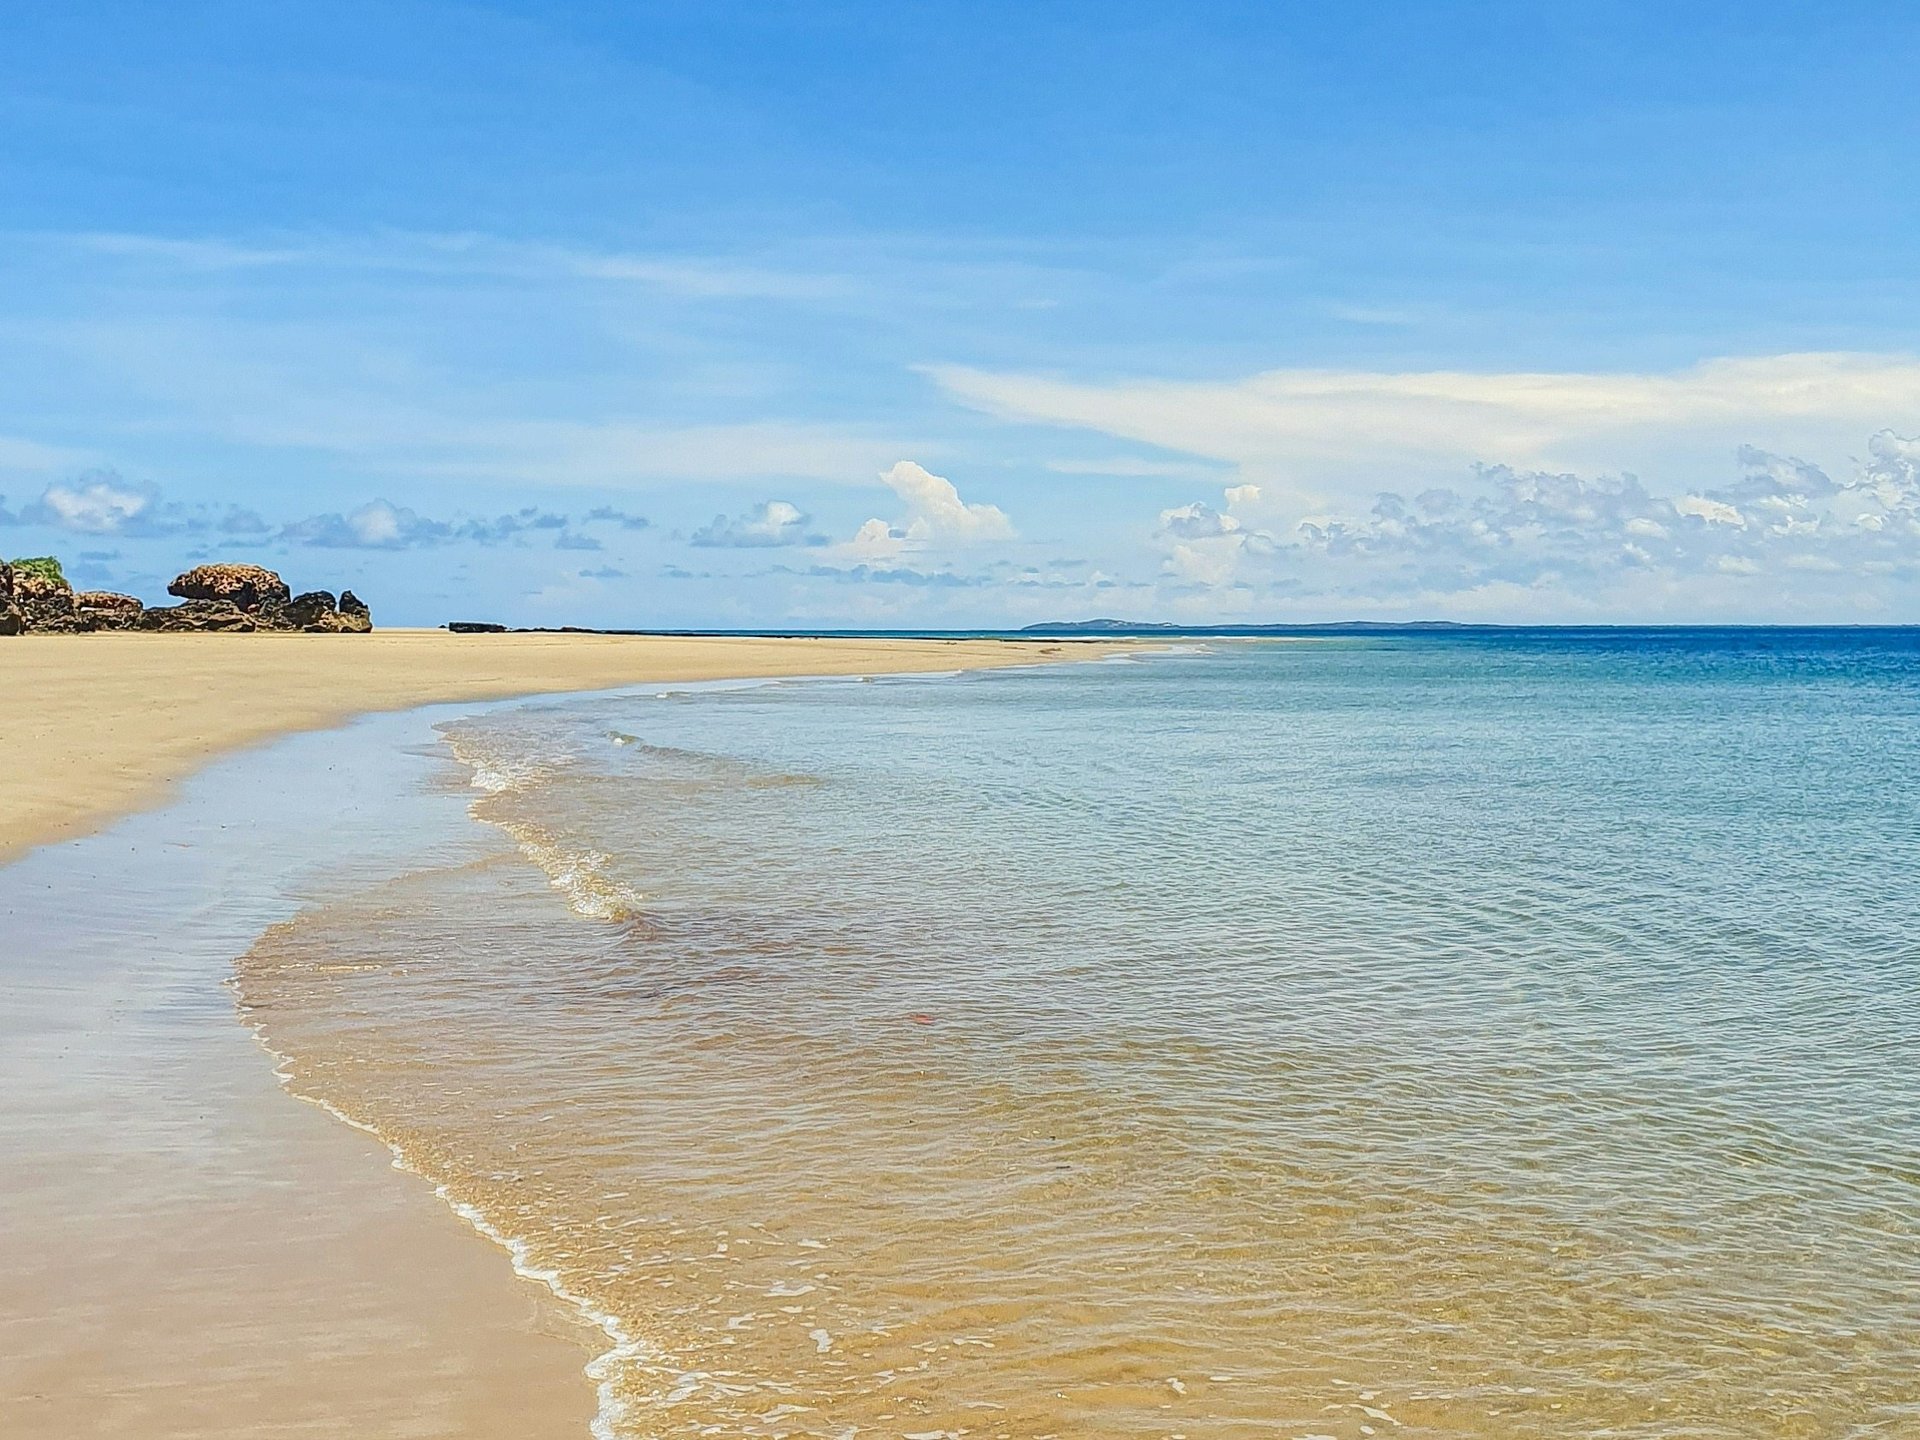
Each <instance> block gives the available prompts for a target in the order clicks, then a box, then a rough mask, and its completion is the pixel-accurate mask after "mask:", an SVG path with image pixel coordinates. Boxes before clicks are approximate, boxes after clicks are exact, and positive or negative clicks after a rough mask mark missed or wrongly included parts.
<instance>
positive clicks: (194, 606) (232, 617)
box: [139, 600, 260, 630]
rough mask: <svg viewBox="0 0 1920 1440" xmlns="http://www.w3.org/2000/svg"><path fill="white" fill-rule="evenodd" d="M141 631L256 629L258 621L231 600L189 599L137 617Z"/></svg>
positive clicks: (157, 608)
mask: <svg viewBox="0 0 1920 1440" xmlns="http://www.w3.org/2000/svg"><path fill="white" fill-rule="evenodd" d="M139 628H140V629H142V630H257V629H259V628H260V626H259V622H258V621H257V620H256V619H255V618H254V617H253V616H251V615H249V614H248V613H247V612H246V611H244V610H242V609H241V608H240V607H239V606H238V605H236V604H234V603H233V602H232V601H231V600H188V601H186V602H185V603H184V604H180V605H161V606H158V607H156V608H155V609H152V610H148V611H146V612H144V613H143V614H142V615H141V616H140V625H139Z"/></svg>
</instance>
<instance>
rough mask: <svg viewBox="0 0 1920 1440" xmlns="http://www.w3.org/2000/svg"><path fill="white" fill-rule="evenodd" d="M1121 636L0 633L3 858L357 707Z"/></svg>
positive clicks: (157, 800)
mask: <svg viewBox="0 0 1920 1440" xmlns="http://www.w3.org/2000/svg"><path fill="white" fill-rule="evenodd" d="M1123 648H1127V647H1126V645H1125V643H1124V642H1113V641H1076V640H1059V639H1045V640H1034V641H1017V640H851V639H840V638H833V637H825V638H818V639H798V640H784V639H781V640H776V639H761V638H758V637H749V636H738V637H736V636H722V637H716V638H694V637H684V636H633V635H572V634H545V633H539V634H509V635H453V634H449V633H448V632H446V631H441V630H379V631H375V632H374V633H373V634H371V635H297V634H296V635H280V634H262V635H238V634H232V635H230V634H206V635H146V634H114V633H106V634H98V635H42V636H22V637H17V638H14V639H9V640H7V641H5V642H4V644H0V681H4V682H5V683H6V685H7V686H8V688H9V689H10V690H11V691H12V692H13V693H15V694H16V695H20V696H30V697H31V700H30V702H28V703H21V704H17V705H13V706H9V707H6V708H5V709H4V710H0V865H4V864H6V863H7V862H9V861H11V860H14V859H17V858H18V857H19V856H21V855H22V854H25V853H26V852H27V851H29V850H31V849H33V848H34V847H36V846H40V845H46V844H52V843H55V842H58V841H61V840H71V839H74V838H76V837H78V836H81V835H86V834H91V833H93V832H95V831H97V830H99V829H100V828H102V827H103V826H105V825H107V824H109V823H111V822H112V821H113V820H115V819H117V818H119V817H120V816H122V815H126V814H129V813H132V812H134V811H138V810H146V809H151V808H153V807H155V806H157V805H160V804H164V803H165V801H166V798H167V793H168V787H169V786H171V785H173V784H174V783H176V782H177V781H179V780H181V779H183V778H184V777H186V776H188V775H191V774H192V773H194V772H195V771H197V770H199V769H200V768H201V767H202V766H203V765H205V764H206V763H207V762H208V761H210V760H212V759H214V758H215V757H216V756H219V755H222V754H226V753H228V752H231V751H234V750H239V749H243V748H245V747H247V746H250V745H256V744H259V743H261V742H262V741H266V740H270V739H272V738H274V737H276V736H279V735H286V734H291V733H295V732H298V731H306V730H324V729H329V728H331V727H333V726H336V725H339V724H341V723H342V722H344V721H346V720H348V719H351V718H352V717H353V716H355V715H363V714H368V713H371V712H379V711H393V710H410V709H413V708H416V707H418V706H423V705H433V704H440V703H445V702H457V701H489V700H507V699H512V698H515V697H517V696H525V695H538V694H554V693H563V692H573V691H589V690H607V689H615V688H618V687H620V686H623V685H640V684H653V683H657V682H668V681H672V682H681V683H689V682H696V681H706V680H745V679H770V678H786V677H799V676H807V675H823V676H824V675H862V674H927V673H936V672H940V671H948V670H978V669H996V668H1001V667H1005V666H1014V665H1044V664H1054V663H1058V662H1060V661H1062V660H1069V659H1092V658H1097V657H1098V656H1101V655H1106V654H1112V653H1114V652H1115V651H1116V650H1119V649H1123Z"/></svg>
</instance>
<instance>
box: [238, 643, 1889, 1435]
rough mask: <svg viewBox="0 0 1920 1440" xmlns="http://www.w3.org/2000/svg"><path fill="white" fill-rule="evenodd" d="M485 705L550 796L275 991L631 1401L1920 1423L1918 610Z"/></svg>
mask: <svg viewBox="0 0 1920 1440" xmlns="http://www.w3.org/2000/svg"><path fill="white" fill-rule="evenodd" d="M448 738H449V742H450V745H451V747H452V749H453V751H454V753H455V754H456V755H457V756H458V757H459V758H460V760H461V762H462V763H463V764H464V765H465V766H467V767H469V768H470V769H471V771H472V773H473V774H474V775H475V777H476V783H477V784H478V785H479V786H480V789H479V790H478V791H477V792H476V793H477V795H478V798H477V799H476V803H475V807H474V809H475V813H476V815H477V816H478V817H479V818H481V819H482V820H484V821H487V822H489V823H491V824H492V825H495V826H498V827H500V829H501V831H502V833H503V834H504V835H506V836H507V837H510V838H511V840H512V841H513V842H515V844H514V848H513V849H511V850H508V851H504V852H503V853H502V855H501V856H500V857H498V858H496V859H493V860H490V861H487V862H485V863H474V864H465V865H460V866H456V867H450V868H442V869H436V870H427V871H422V872H420V873H419V874H417V875H414V876H411V877H409V878H408V879H407V880H406V881H404V882H402V883H399V884H396V885H392V886H385V887H381V888H380V889H378V890H377V891H370V892H368V893H367V894H365V895H364V896H361V897H359V899H358V900H355V901H345V902H341V903H339V904H336V905H331V906H328V907H325V908H322V909H318V910H315V911H314V912H312V913H310V914H309V915H307V916H306V917H304V918H303V919H302V920H301V921H299V922H296V923H295V924H293V925H291V926H287V927H283V928H281V929H278V930H276V931H274V932H272V933H271V934H270V935H269V936H268V938H267V940H266V941H265V942H263V944H262V945H261V946H259V947H257V948H256V950H255V952H254V954H253V955H252V956H250V957H249V958H248V960H247V961H246V962H245V963H244V964H243V967H242V975H241V989H242V993H243V996H244V997H245V998H246V1000H247V1002H248V1003H249V1005H251V1006H253V1007H255V1016H256V1018H257V1019H260V1020H261V1021H262V1023H263V1024H264V1025H265V1029H266V1033H267V1035H268V1038H269V1040H270V1042H271V1043H272V1044H274V1045H275V1047H276V1048H278V1049H281V1050H283V1051H284V1052H285V1053H287V1054H288V1055H289V1056H290V1057H292V1062H293V1072H294V1076H295V1084H296V1086H297V1087H299V1088H302V1089H304V1090H305V1091H307V1092H309V1093H313V1094H315V1095H317V1096H319V1097H320V1098H324V1099H326V1100H327V1101H328V1102H329V1103H330V1104H334V1105H335V1106H337V1107H338V1108H340V1109H341V1110H342V1111H343V1112H344V1113H347V1114H349V1115H351V1116H352V1117H353V1118H355V1119H356V1120H359V1121H360V1122H361V1123H365V1124H369V1125H371V1126H373V1127H374V1128H376V1129H378V1130H379V1131H381V1133H383V1134H384V1135H386V1136H387V1137H388V1138H389V1139H391V1140H393V1141H394V1143H396V1144H397V1145H399V1146H400V1147H401V1148H402V1149H403V1151H404V1152H406V1153H407V1154H408V1156H409V1158H410V1160H411V1161H412V1162H413V1163H415V1164H417V1165H419V1166H420V1168H422V1169H424V1170H426V1171H427V1172H428V1173H429V1174H431V1175H432V1176H433V1177H434V1178H435V1179H437V1180H439V1181H440V1182H441V1183H443V1184H445V1185H446V1186H447V1187H448V1190H449V1192H450V1194H451V1195H453V1196H454V1197H455V1198H456V1200H457V1201H458V1202H459V1203H461V1204H463V1205H465V1206H468V1207H470V1209H471V1210H472V1212H474V1213H475V1214H476V1215H478V1216H480V1217H481V1218H483V1219H484V1221H485V1223H486V1224H488V1225H489V1226H490V1227H492V1228H494V1229H496V1230H498V1231H499V1232H501V1233H503V1234H505V1235H507V1236H510V1237H512V1238H513V1239H514V1241H515V1243H516V1245H517V1246H518V1247H519V1253H520V1254H521V1257H522V1260H523V1263H524V1264H525V1265H526V1266H527V1267H528V1268H530V1269H538V1270H540V1271H542V1272H544V1273H549V1274H552V1275H554V1276H557V1277H559V1279H560V1282H561V1284H562V1288H564V1289H565V1290H566V1291H567V1292H568V1293H569V1294H571V1295H573V1296H575V1297H576V1298H577V1299H578V1300H579V1301H580V1303H582V1304H583V1305H585V1306H586V1307H587V1308H588V1309H590V1310H591V1311H592V1312H593V1313H594V1314H595V1315H596V1316H598V1317H600V1318H601V1319H602V1321H603V1323H605V1324H606V1325H607V1327H608V1330H609V1333H610V1334H611V1335H612V1336H613V1337H614V1339H615V1341H616V1342H617V1344H615V1346H614V1349H613V1350H612V1351H611V1352H610V1354H609V1356H608V1357H607V1359H606V1361H605V1362H604V1363H603V1365H602V1366H601V1367H600V1370H599V1374H600V1377H601V1379H602V1381H603V1387H604V1388H603V1398H604V1401H605V1408H604V1410H603V1427H604V1428H605V1429H606V1431H607V1432H608V1433H614V1434H621V1435H656V1434H658V1435H679V1434H697V1433H729V1434H793V1435H816V1434H817V1435H835V1436H839V1435H845V1434H849V1433H858V1434H900V1435H908V1436H932V1435H943V1434H951V1435H961V1434H983V1435H1008V1436H1041V1435H1047V1434H1059V1435H1103V1436H1135V1435H1139V1436H1148V1435H1155V1436H1166V1435H1174V1434H1179V1435H1185V1436H1193V1437H1200V1436H1243V1435H1244V1436H1253V1435H1275V1436H1310V1435H1325V1436H1339V1437H1346V1436H1349V1435H1365V1434H1374V1433H1379V1434H1385V1433H1389V1432H1391V1433H1396V1434H1405V1435H1409V1436H1415V1435H1418V1436H1470V1435H1471V1436H1482V1435H1484V1436H1506V1435H1568V1436H1575V1435H1579V1436H1591V1435H1610V1436H1636V1437H1637V1436H1726V1437H1733V1436H1754V1435H1794V1436H1843V1435H1845V1436H1896V1435H1912V1434H1920V1066H1916V1064H1915V1057H1916V1054H1920V1017H1917V1016H1916V1009H1915V1000H1916V991H1917V990H1920V942H1917V941H1916V939H1915V917H1916V915H1920V879H1917V878H1916V876H1917V875H1920V865H1917V863H1916V862H1920V789H1917V787H1916V785H1915V784H1914V780H1913V775H1914V766H1915V757H1916V753H1917V752H1916V741H1917V740H1920V640H1917V639H1916V638H1914V637H1912V636H1909V635H1906V634H1904V633H1902V632H1859V633H1847V632H1825V633H1822V632H1696V633H1673V632H1667V633H1664V634H1639V635H1636V634H1615V635H1608V634H1589V635H1582V636H1574V637H1569V636H1566V635H1559V636H1555V635H1551V634H1520V635H1510V636H1474V637H1467V638H1461V637H1415V638H1399V639H1386V640H1375V639H1368V640H1337V641H1334V640H1328V641H1311V642H1298V643H1278V644H1259V645H1226V644H1223V645H1218V646H1215V647H1213V648H1212V649H1210V650H1205V651H1196V652H1189V653H1178V654H1173V655H1166V656H1158V657H1150V658H1146V659H1142V660H1137V661H1126V662H1121V663H1099V664H1089V665H1078V666H1070V667H1063V668H1057V669H1053V670H1050V671H1046V672H1033V673H1020V672H998V673H990V674H983V675H975V676H965V677H958V678H953V679H945V680H936V681H925V680H913V681H907V680H880V681H876V682H874V683H868V684H859V683H851V682H817V683H806V684H785V685H771V686H759V687H743V688H738V689H731V690H723V691H718V692H711V691H700V692H682V693H677V694H676V693H673V692H661V693H657V694H656V693H650V694H644V695H627V696H618V697H601V698H595V699H590V700H583V701H573V702H565V703H559V704H546V705H538V706H527V707H521V708H517V709H511V710H505V711H499V712H494V713H491V714H489V715H486V716H483V717H480V718H477V719H475V720H472V721H467V722H459V723H456V724H454V725H452V726H450V727H448ZM462 773H466V772H464V771H463V772H462Z"/></svg>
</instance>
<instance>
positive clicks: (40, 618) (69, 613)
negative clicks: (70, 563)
mask: <svg viewBox="0 0 1920 1440" xmlns="http://www.w3.org/2000/svg"><path fill="white" fill-rule="evenodd" d="M13 599H14V603H15V604H16V605H18V606H19V608H20V615H21V618H22V619H23V621H24V622H25V628H26V629H28V630H32V631H39V632H42V633H47V634H62V633H71V632H73V631H76V630H78V629H79V628H80V612H79V611H78V610H77V609H76V608H75V606H74V603H73V587H72V586H71V585H69V584H67V582H66V581H65V580H53V579H49V578H48V577H47V576H45V575H38V574H33V573H31V572H26V571H19V570H16V571H14V573H13Z"/></svg>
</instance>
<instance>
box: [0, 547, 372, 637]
mask: <svg viewBox="0 0 1920 1440" xmlns="http://www.w3.org/2000/svg"><path fill="white" fill-rule="evenodd" d="M167 593H168V594H170V595H177V596H179V597H180V598H181V603H180V604H178V605H160V606H156V607H154V608H153V609H151V610H149V609H147V608H145V607H144V606H142V605H141V603H140V602H139V601H138V600H137V599H135V598H134V597H133V596H131V595H119V594H115V593H114V592H113V591H111V590H83V591H81V592H79V593H78V594H75V593H74V590H73V587H72V586H71V585H69V584H68V583H67V581H66V578H65V577H64V576H63V575H62V574H61V573H60V565H59V562H58V561H56V560H53V559H50V558H45V557H43V558H40V559H35V560H19V561H15V562H14V563H12V564H8V563H6V562H5V561H0V635H20V634H24V633H27V632H50V633H55V634H59V633H69V634H70V633H74V632H78V631H83V630H305V631H309V632H311V633H315V634H327V633H334V634H349V635H363V634H365V633H366V632H367V631H369V630H371V629H373V616H372V614H371V613H370V612H369V611H368V609H367V606H366V602H364V601H363V600H361V599H360V598H359V597H358V596H357V595H355V594H354V593H353V592H352V591H351V590H347V591H343V592H341V595H340V598H339V599H338V600H336V599H335V598H334V596H333V593H332V592H331V591H328V590H309V591H307V592H306V593H305V594H302V595H295V594H293V592H292V591H291V590H290V589H289V588H288V586H287V583H286V581H284V580H282V579H281V578H280V577H279V576H278V575H276V574H274V573H273V571H271V570H268V569H266V568H265V567H264V566H260V565H196V566H195V567H194V568H193V569H191V570H189V571H187V573H186V574H184V575H182V576H180V577H179V578H177V579H176V580H175V581H174V582H173V583H172V584H171V585H169V586H168V587H167Z"/></svg>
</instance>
